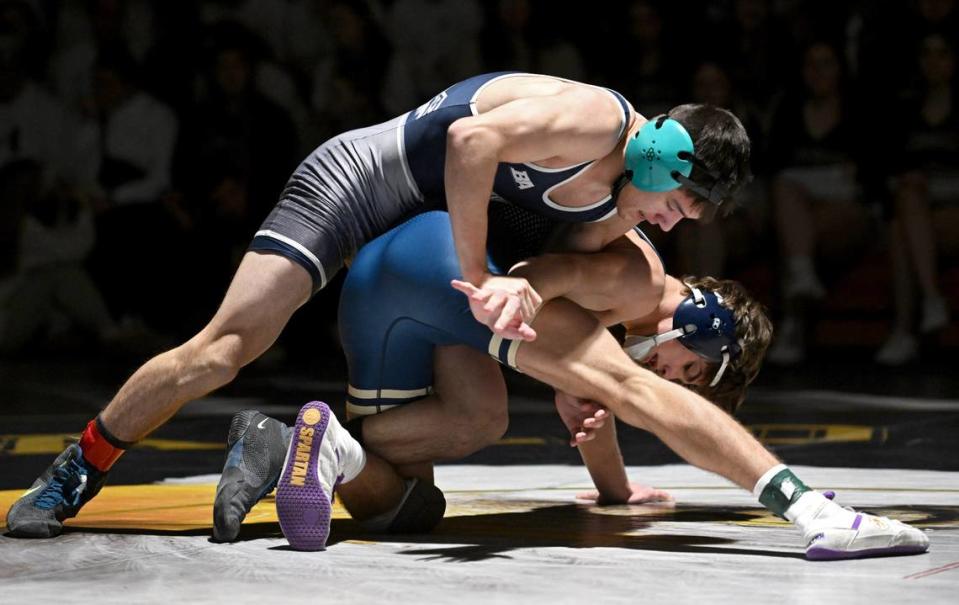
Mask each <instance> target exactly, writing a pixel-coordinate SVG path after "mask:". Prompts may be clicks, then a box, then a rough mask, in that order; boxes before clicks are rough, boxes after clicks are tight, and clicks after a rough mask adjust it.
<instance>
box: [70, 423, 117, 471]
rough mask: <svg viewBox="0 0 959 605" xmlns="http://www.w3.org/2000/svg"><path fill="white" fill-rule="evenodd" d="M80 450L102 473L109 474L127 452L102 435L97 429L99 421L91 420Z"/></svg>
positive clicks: (82, 438) (83, 436)
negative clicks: (111, 468)
mask: <svg viewBox="0 0 959 605" xmlns="http://www.w3.org/2000/svg"><path fill="white" fill-rule="evenodd" d="M80 449H82V450H83V457H84V458H86V461H87V462H89V463H90V464H92V465H93V466H95V467H96V468H97V470H99V471H101V472H104V473H105V472H107V471H108V470H110V467H111V466H113V463H114V462H116V461H117V459H118V458H119V457H120V456H122V455H123V452H125V451H126V450H125V449H123V448H119V447H115V446H114V445H113V444H111V443H110V442H109V441H107V440H106V438H105V437H104V436H103V435H102V434H101V433H100V429H99V428H98V427H97V421H96V420H95V419H94V420H91V421H90V422H89V423H88V424H87V428H86V429H85V430H84V431H83V435H81V436H80Z"/></svg>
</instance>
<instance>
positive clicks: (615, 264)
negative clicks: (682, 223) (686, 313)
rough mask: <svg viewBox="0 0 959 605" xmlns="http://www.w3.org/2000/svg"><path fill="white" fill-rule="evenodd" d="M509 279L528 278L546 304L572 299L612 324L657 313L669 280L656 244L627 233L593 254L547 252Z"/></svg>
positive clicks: (515, 270)
mask: <svg viewBox="0 0 959 605" xmlns="http://www.w3.org/2000/svg"><path fill="white" fill-rule="evenodd" d="M510 275H517V276H520V277H524V278H526V280H527V281H529V283H530V284H531V285H532V286H533V288H535V289H536V291H537V292H538V293H539V294H540V296H541V297H542V299H543V301H544V302H546V301H549V300H553V299H555V298H560V297H562V298H567V299H569V300H571V301H573V302H575V303H576V304H578V305H579V306H581V307H583V308H584V309H587V310H589V311H593V312H594V314H596V316H597V317H598V318H599V320H600V322H602V323H603V325H613V324H617V323H621V322H623V321H626V320H630V319H635V318H637V317H645V316H646V315H648V314H649V313H652V312H653V311H655V310H656V307H657V306H658V305H659V304H660V302H661V301H662V296H663V286H664V283H665V279H666V278H667V276H666V275H665V274H664V272H663V265H662V263H661V262H660V260H659V257H658V256H657V255H656V252H655V250H653V249H652V247H651V246H649V245H648V244H646V243H645V242H643V241H642V239H641V238H639V236H637V235H636V234H635V233H632V232H630V233H628V234H626V235H622V236H620V237H619V238H617V239H616V240H615V241H613V242H612V243H610V244H608V245H607V246H606V247H605V248H604V249H603V250H602V251H601V252H596V253H592V254H584V253H577V252H572V253H560V254H544V255H542V256H538V257H534V258H530V259H528V260H525V261H523V262H521V263H518V264H517V265H516V266H514V267H513V268H512V269H511V270H510Z"/></svg>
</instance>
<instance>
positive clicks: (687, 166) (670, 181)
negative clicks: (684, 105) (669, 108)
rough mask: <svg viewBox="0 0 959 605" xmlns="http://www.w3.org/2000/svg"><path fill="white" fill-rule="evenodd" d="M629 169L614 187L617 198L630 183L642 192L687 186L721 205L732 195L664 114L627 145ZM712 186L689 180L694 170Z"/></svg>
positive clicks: (646, 126) (685, 133)
mask: <svg viewBox="0 0 959 605" xmlns="http://www.w3.org/2000/svg"><path fill="white" fill-rule="evenodd" d="M625 156H626V170H625V171H624V172H623V174H622V175H621V176H620V177H619V179H617V181H616V184H615V185H614V186H613V197H614V198H616V197H618V195H619V192H620V191H621V190H622V188H623V187H624V186H625V185H626V183H627V182H632V184H633V185H634V186H635V187H636V188H637V189H639V190H641V191H652V192H662V191H672V190H674V189H678V188H680V187H686V188H687V189H689V190H690V191H692V192H693V193H695V194H697V195H699V196H702V197H704V198H706V199H707V200H709V201H710V202H712V203H713V204H715V205H716V206H719V205H720V204H722V203H723V200H725V199H726V197H727V196H728V195H729V189H730V188H729V184H728V183H727V182H726V181H725V179H723V178H722V176H721V175H720V174H719V173H718V172H716V171H715V170H711V169H710V168H709V167H708V166H707V165H706V162H704V161H703V160H702V158H699V157H698V156H696V154H695V150H694V148H693V139H692V137H690V136H689V133H688V132H687V131H686V129H685V128H683V125H682V124H680V123H679V122H678V121H676V120H674V119H672V118H670V117H669V116H667V115H665V114H663V115H660V116H656V117H655V118H653V119H652V120H649V121H648V122H646V123H645V124H643V126H642V127H641V128H640V129H639V130H637V131H636V134H634V135H633V136H632V137H630V138H629V140H628V141H627V142H626V153H625ZM694 166H695V167H696V168H699V169H700V171H702V172H704V173H705V174H706V175H707V176H708V177H709V178H710V179H711V180H712V183H711V184H710V185H708V186H707V185H706V184H705V183H697V182H696V181H693V180H692V179H691V178H689V175H690V174H692V172H693V167H694Z"/></svg>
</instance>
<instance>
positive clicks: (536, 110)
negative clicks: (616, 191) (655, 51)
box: [445, 86, 621, 285]
mask: <svg viewBox="0 0 959 605" xmlns="http://www.w3.org/2000/svg"><path fill="white" fill-rule="evenodd" d="M613 103H614V101H613V100H612V99H610V97H609V95H606V94H605V93H603V92H602V91H600V90H599V89H595V88H592V87H586V86H578V87H570V88H566V89H564V90H563V91H562V92H560V93H559V94H554V95H546V96H536V97H528V98H519V99H515V100H512V101H510V102H507V103H504V104H502V105H500V106H498V107H494V108H492V109H489V110H488V111H485V112H483V113H480V114H479V115H476V116H470V117H466V118H461V119H459V120H457V121H456V122H454V123H453V124H452V125H450V128H449V131H448V133H447V144H446V172H445V182H446V201H447V206H448V208H449V211H450V219H451V222H452V225H453V237H454V240H455V242H456V251H457V255H458V257H459V260H460V266H461V267H462V270H463V276H464V278H465V279H466V281H469V282H472V283H474V284H476V285H481V284H482V282H483V280H484V279H485V278H486V276H487V273H486V232H487V222H486V208H487V206H488V204H489V198H490V193H491V192H492V189H493V178H494V176H495V173H496V165H497V164H498V163H499V162H536V161H543V160H548V159H551V158H556V157H562V158H564V159H568V160H569V161H570V163H574V162H576V161H586V160H591V159H596V158H600V157H603V156H605V155H606V154H608V153H609V152H610V151H612V149H613V148H614V147H615V146H616V144H617V135H618V132H619V128H620V125H621V124H620V120H621V117H620V113H619V112H618V111H617V108H616V107H615V106H614V105H613Z"/></svg>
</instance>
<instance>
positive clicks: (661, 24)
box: [601, 0, 685, 116]
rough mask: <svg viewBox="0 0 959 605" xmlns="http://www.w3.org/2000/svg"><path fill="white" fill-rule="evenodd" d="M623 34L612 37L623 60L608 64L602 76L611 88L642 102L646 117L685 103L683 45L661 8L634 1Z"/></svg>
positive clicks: (646, 1) (647, 1)
mask: <svg viewBox="0 0 959 605" xmlns="http://www.w3.org/2000/svg"><path fill="white" fill-rule="evenodd" d="M625 17H626V18H625V19H623V20H622V22H617V23H615V27H617V28H624V30H625V31H623V32H622V34H619V35H615V36H613V38H612V44H614V45H615V46H614V48H613V49H612V51H611V52H613V53H614V54H615V55H616V56H619V57H628V60H623V61H607V62H606V64H607V69H608V68H613V69H614V71H612V72H608V73H604V74H601V75H602V76H603V77H604V78H605V79H606V80H607V81H608V82H609V83H610V85H611V86H612V87H613V88H615V89H616V90H619V91H620V92H621V93H623V94H624V95H626V98H627V99H631V100H632V101H633V102H634V103H638V104H639V107H641V111H642V112H643V114H644V115H647V116H653V115H656V114H658V113H663V112H665V111H667V110H669V109H670V108H671V107H673V106H674V105H676V104H677V103H680V102H682V100H684V99H683V94H682V89H683V85H682V82H683V78H684V77H685V76H683V75H680V74H683V73H685V72H684V70H683V69H682V65H681V63H682V61H681V59H680V56H681V52H680V51H681V46H680V45H677V44H676V43H675V41H676V39H677V38H676V36H674V35H672V34H671V32H669V31H668V28H667V26H666V22H665V21H666V20H665V19H664V17H663V14H662V11H661V9H660V8H659V6H658V5H657V4H656V3H654V2H651V1H650V0H634V1H633V2H630V3H629V4H628V6H627V13H626V15H625Z"/></svg>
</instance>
